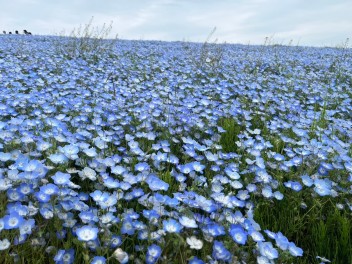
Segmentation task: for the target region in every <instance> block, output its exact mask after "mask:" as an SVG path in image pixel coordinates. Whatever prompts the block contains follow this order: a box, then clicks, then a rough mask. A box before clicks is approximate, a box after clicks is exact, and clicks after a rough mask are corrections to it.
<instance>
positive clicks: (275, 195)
mask: <svg viewBox="0 0 352 264" xmlns="http://www.w3.org/2000/svg"><path fill="white" fill-rule="evenodd" d="M273 194H274V197H275V199H276V200H279V201H281V200H282V199H283V198H284V195H283V194H282V193H281V192H279V191H276V192H274V193H273Z"/></svg>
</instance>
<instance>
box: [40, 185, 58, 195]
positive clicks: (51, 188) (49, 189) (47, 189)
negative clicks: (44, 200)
mask: <svg viewBox="0 0 352 264" xmlns="http://www.w3.org/2000/svg"><path fill="white" fill-rule="evenodd" d="M39 191H40V192H42V193H44V194H46V195H49V196H50V195H56V194H57V193H58V192H59V187H57V186H56V185H55V184H52V183H48V184H46V185H43V186H41V187H40V188H39Z"/></svg>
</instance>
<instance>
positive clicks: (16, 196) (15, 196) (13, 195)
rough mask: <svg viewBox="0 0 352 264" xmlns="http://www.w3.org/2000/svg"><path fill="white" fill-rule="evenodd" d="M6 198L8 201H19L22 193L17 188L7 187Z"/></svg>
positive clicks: (22, 196)
mask: <svg viewBox="0 0 352 264" xmlns="http://www.w3.org/2000/svg"><path fill="white" fill-rule="evenodd" d="M7 198H8V199H9V201H20V200H22V199H23V198H24V195H23V194H22V193H21V192H20V191H19V190H18V189H8V190H7Z"/></svg>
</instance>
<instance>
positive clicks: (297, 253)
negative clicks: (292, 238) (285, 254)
mask: <svg viewBox="0 0 352 264" xmlns="http://www.w3.org/2000/svg"><path fill="white" fill-rule="evenodd" d="M288 250H289V252H290V254H291V255H292V256H294V257H302V256H303V250H302V249H301V248H299V247H297V246H296V245H295V243H293V242H290V243H289V244H288Z"/></svg>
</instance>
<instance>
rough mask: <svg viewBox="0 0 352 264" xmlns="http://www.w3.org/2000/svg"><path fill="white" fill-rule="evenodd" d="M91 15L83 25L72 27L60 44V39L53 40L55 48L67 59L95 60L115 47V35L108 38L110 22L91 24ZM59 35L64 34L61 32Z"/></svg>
mask: <svg viewBox="0 0 352 264" xmlns="http://www.w3.org/2000/svg"><path fill="white" fill-rule="evenodd" d="M92 24H93V17H92V18H91V20H90V21H89V22H88V23H87V24H86V25H84V26H82V25H80V26H79V27H78V28H74V29H73V30H72V32H71V33H70V34H69V36H68V37H67V41H66V42H65V44H64V45H62V41H57V42H55V44H54V45H55V49H56V51H57V52H58V53H60V54H63V55H64V56H66V57H67V58H69V59H73V58H84V59H91V60H93V62H97V60H98V59H99V56H101V55H102V54H106V53H109V52H110V53H112V52H111V51H113V50H114V49H115V48H116V42H117V35H116V36H115V37H114V38H112V39H108V38H109V35H110V33H111V30H112V22H111V23H110V24H109V25H108V26H107V25H106V24H103V26H101V27H98V26H93V25H92ZM61 36H65V33H64V32H63V33H62V34H61Z"/></svg>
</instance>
